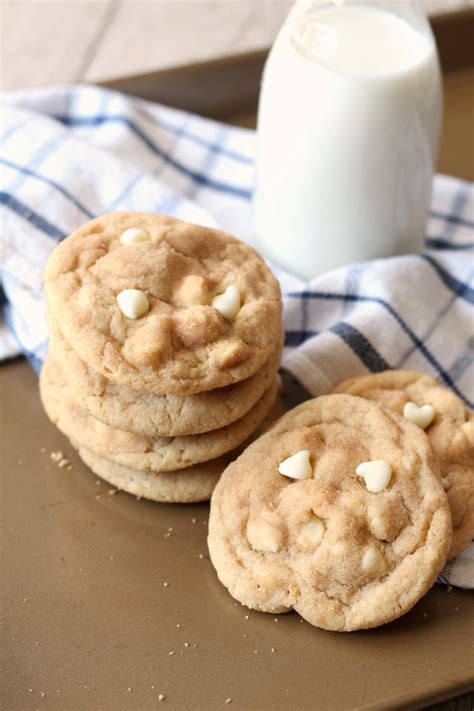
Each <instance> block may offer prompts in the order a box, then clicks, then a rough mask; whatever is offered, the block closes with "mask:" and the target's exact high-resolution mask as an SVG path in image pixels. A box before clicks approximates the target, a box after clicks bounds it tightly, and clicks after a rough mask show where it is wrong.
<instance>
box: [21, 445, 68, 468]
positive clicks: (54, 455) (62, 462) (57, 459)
mask: <svg viewBox="0 0 474 711" xmlns="http://www.w3.org/2000/svg"><path fill="white" fill-rule="evenodd" d="M49 458H50V459H51V460H52V461H53V462H54V463H55V464H56V465H57V466H58V467H59V468H60V469H64V467H71V468H72V465H71V462H70V461H69V459H68V458H67V457H66V456H65V455H64V454H63V453H62V452H61V450H60V449H58V450H57V451H55V452H51V454H50V455H49ZM20 463H21V462H20Z"/></svg>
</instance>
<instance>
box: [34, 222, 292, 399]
mask: <svg viewBox="0 0 474 711" xmlns="http://www.w3.org/2000/svg"><path fill="white" fill-rule="evenodd" d="M45 291H46V297H47V301H48V306H49V309H50V310H51V313H52V315H53V317H54V319H55V320H56V321H57V323H58V326H59V328H60V330H61V331H62V333H63V334H64V336H65V337H66V339H67V341H68V342H69V343H70V345H71V346H72V347H73V348H74V350H75V351H76V352H77V353H78V355H79V356H80V357H81V358H82V359H83V360H84V361H85V362H86V363H87V364H88V365H89V366H90V367H91V368H92V369H93V370H96V371H98V372H100V373H102V374H103V375H105V376H106V377H107V378H109V379H110V380H113V381H115V382H118V383H121V384H123V385H125V386H127V387H130V388H133V389H135V390H139V391H149V392H155V393H160V394H175V395H190V394H194V393H198V392H202V391H203V390H210V389H213V388H218V387H225V386H227V385H230V384H232V383H236V382H238V381H240V380H245V379H246V378H249V377H251V376H252V375H254V374H255V373H256V372H257V370H258V369H259V368H261V367H262V366H263V364H264V363H265V362H266V361H267V360H268V358H269V357H270V355H271V353H272V352H274V350H275V349H276V347H277V344H278V343H279V340H280V337H281V297H280V288H279V285H278V282H277V280H276V279H275V278H274V276H273V275H272V273H271V272H270V270H269V269H268V267H267V266H266V265H265V263H264V261H263V260H262V259H261V257H260V256H259V255H258V254H257V253H256V252H255V251H254V250H253V249H252V248H251V247H249V246H248V245H246V244H244V243H242V242H240V241H239V240H237V239H235V238H234V237H231V236H230V235H227V234H225V233H224V232H221V231H218V230H213V229H209V228H206V227H200V226H198V225H192V224H189V223H185V222H181V221H180V220H176V219H174V218H171V217H164V216H162V215H155V214H149V213H138V212H115V213H110V214H108V215H103V216H102V217H99V218H97V219H95V220H92V221H91V222H88V223H87V224H85V225H84V226H83V227H81V228H80V229H79V230H77V232H75V233H74V234H72V235H71V236H70V237H68V238H67V239H65V240H64V241H63V242H61V243H60V244H59V245H58V246H57V247H56V249H55V250H54V251H53V253H52V254H51V256H50V258H49V260H48V264H47V267H46V271H45Z"/></svg>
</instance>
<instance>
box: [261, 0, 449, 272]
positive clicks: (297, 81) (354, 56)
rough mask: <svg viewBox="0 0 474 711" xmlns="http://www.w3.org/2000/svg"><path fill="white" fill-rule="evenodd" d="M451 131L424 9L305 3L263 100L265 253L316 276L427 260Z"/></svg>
mask: <svg viewBox="0 0 474 711" xmlns="http://www.w3.org/2000/svg"><path fill="white" fill-rule="evenodd" d="M440 123H441V81H440V71H439V65H438V57H437V52H436V46H435V42H434V38H433V35H432V33H431V30H430V27H429V24H428V22H427V20H426V18H425V16H424V14H423V12H422V11H421V9H420V8H419V6H418V4H417V3H416V2H411V1H410V0H403V2H402V1H400V0H396V1H395V2H391V1H390V0H382V1H380V2H371V1H370V0H368V1H367V2H355V1H352V2H351V0H347V2H344V1H343V0H338V1H337V2H322V1H320V2H315V1H313V2H311V1H310V2H307V1H304V0H300V1H299V2H296V3H295V5H294V6H293V8H292V10H291V12H290V14H289V17H288V19H287V21H286V23H285V24H284V26H283V28H282V29H281V31H280V33H279V35H278V37H277V39H276V41H275V43H274V45H273V48H272V50H271V52H270V55H269V57H268V60H267V63H266V66H265V71H264V74H263V82H262V88H261V94H260V103H259V113H258V150H257V183H256V190H255V197H254V210H255V227H256V232H257V238H258V242H259V247H260V249H261V251H262V252H263V253H264V254H265V255H266V256H268V257H269V258H270V259H272V260H273V261H275V262H276V263H277V264H279V265H281V266H282V267H283V268H286V269H287V270H288V271H290V272H292V273H294V274H296V275H298V276H300V277H302V278H304V279H311V278H312V277H314V276H317V275H318V274H321V273H322V272H326V271H328V270H330V269H333V268H335V267H338V266H342V265H346V264H351V263H354V262H360V261H365V260H369V259H376V258H379V257H389V256H392V255H397V254H404V253H410V252H418V251H419V250H420V249H421V247H422V244H423V238H424V229H425V223H426V217H427V211H428V207H429V202H430V197H431V185H432V178H433V170H434V167H435V162H436V154H437V147H438V137H439V131H440Z"/></svg>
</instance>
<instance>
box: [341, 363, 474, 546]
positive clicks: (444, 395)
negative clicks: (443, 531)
mask: <svg viewBox="0 0 474 711" xmlns="http://www.w3.org/2000/svg"><path fill="white" fill-rule="evenodd" d="M334 392H339V393H350V394H351V395H358V396H359V397H364V398H366V399H368V400H374V401H375V402H378V403H379V404H380V405H383V407H389V408H391V409H392V410H395V412H398V413H399V414H401V415H403V414H405V416H406V417H407V418H409V419H411V421H413V422H415V423H418V424H419V426H421V428H422V429H424V431H425V432H426V434H427V435H428V437H429V440H430V443H431V446H432V447H433V451H434V453H435V455H436V457H437V459H438V461H439V465H440V471H441V477H442V482H443V485H444V487H445V489H446V494H447V496H448V501H449V506H450V508H451V516H452V519H453V542H452V545H451V550H450V551H449V554H448V560H449V559H451V558H454V557H455V556H456V555H458V554H459V553H460V552H461V551H462V550H463V549H464V548H466V546H468V545H469V543H470V542H471V540H472V539H473V538H474V413H472V412H470V411H469V410H468V409H467V408H466V407H465V405H464V404H463V403H462V401H461V400H460V399H459V398H458V397H457V396H456V395H454V393H452V392H451V390H448V388H446V387H443V386H442V385H440V384H439V383H438V382H437V381H436V380H435V379H434V378H431V377H430V376H429V375H423V374H422V373H415V372H412V371H408V370H386V371H384V372H383V373H377V374H370V375H363V376H360V377H358V378H351V379H349V380H345V381H344V382H342V383H340V384H339V385H338V386H337V387H336V388H335V390H334ZM410 403H411V404H410Z"/></svg>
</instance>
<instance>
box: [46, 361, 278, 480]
mask: <svg viewBox="0 0 474 711" xmlns="http://www.w3.org/2000/svg"><path fill="white" fill-rule="evenodd" d="M277 390H278V386H277V381H276V380H275V381H274V382H273V384H272V385H271V386H270V387H269V388H268V390H267V391H266V392H265V393H264V394H263V396H262V397H261V398H260V400H259V401H258V402H257V403H256V404H255V405H254V406H253V408H252V409H251V410H250V411H249V412H248V413H247V414H246V415H244V417H242V418H241V419H240V420H237V421H236V422H233V423H231V424H230V425H227V426H226V427H222V428H220V429H217V430H213V431H212V432H206V433H204V434H200V435H187V436H183V437H145V436H143V435H137V434H134V433H132V432H124V431H123V430H117V429H114V428H112V427H109V426H108V425H105V424H104V423H103V422H99V420H96V419H94V418H93V417H91V416H90V415H88V414H87V413H86V412H85V411H84V410H81V408H80V407H78V406H77V405H76V404H75V402H74V398H73V397H72V394H71V391H70V389H69V387H68V385H67V381H66V379H65V377H64V373H63V371H62V370H61V367H60V366H58V365H56V364H55V363H54V361H52V360H51V358H50V357H48V358H47V360H46V362H45V363H44V365H43V368H42V370H41V375H40V392H41V399H42V401H43V405H44V407H45V410H46V412H47V414H48V416H49V418H50V419H51V420H52V421H53V422H54V423H55V424H56V426H57V427H58V428H59V429H60V430H61V432H63V433H64V434H65V435H66V436H67V437H69V438H70V439H72V440H74V441H75V442H78V444H79V445H80V446H81V447H86V448H87V449H90V450H91V451H93V452H95V453H96V454H98V455H100V456H102V457H105V458H107V459H109V460H110V461H113V462H116V463H117V464H122V465H124V466H127V467H131V468H132V469H138V470H140V471H142V470H151V471H155V472H160V471H174V470H176V469H184V468H185V467H189V466H192V465H194V464H199V463H200V462H207V461H209V460H210V459H215V458H216V457H220V456H221V455H222V454H225V453H226V452H229V451H230V450H232V449H234V448H235V447H237V446H238V445H239V444H241V443H242V442H243V441H244V440H246V439H247V438H248V437H249V436H250V435H251V434H252V433H253V432H254V431H255V430H256V429H257V428H258V427H259V426H260V425H261V424H262V422H263V421H264V420H265V418H266V416H267V415H268V413H269V411H270V409H271V408H272V405H273V403H274V401H275V398H276V395H277Z"/></svg>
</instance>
